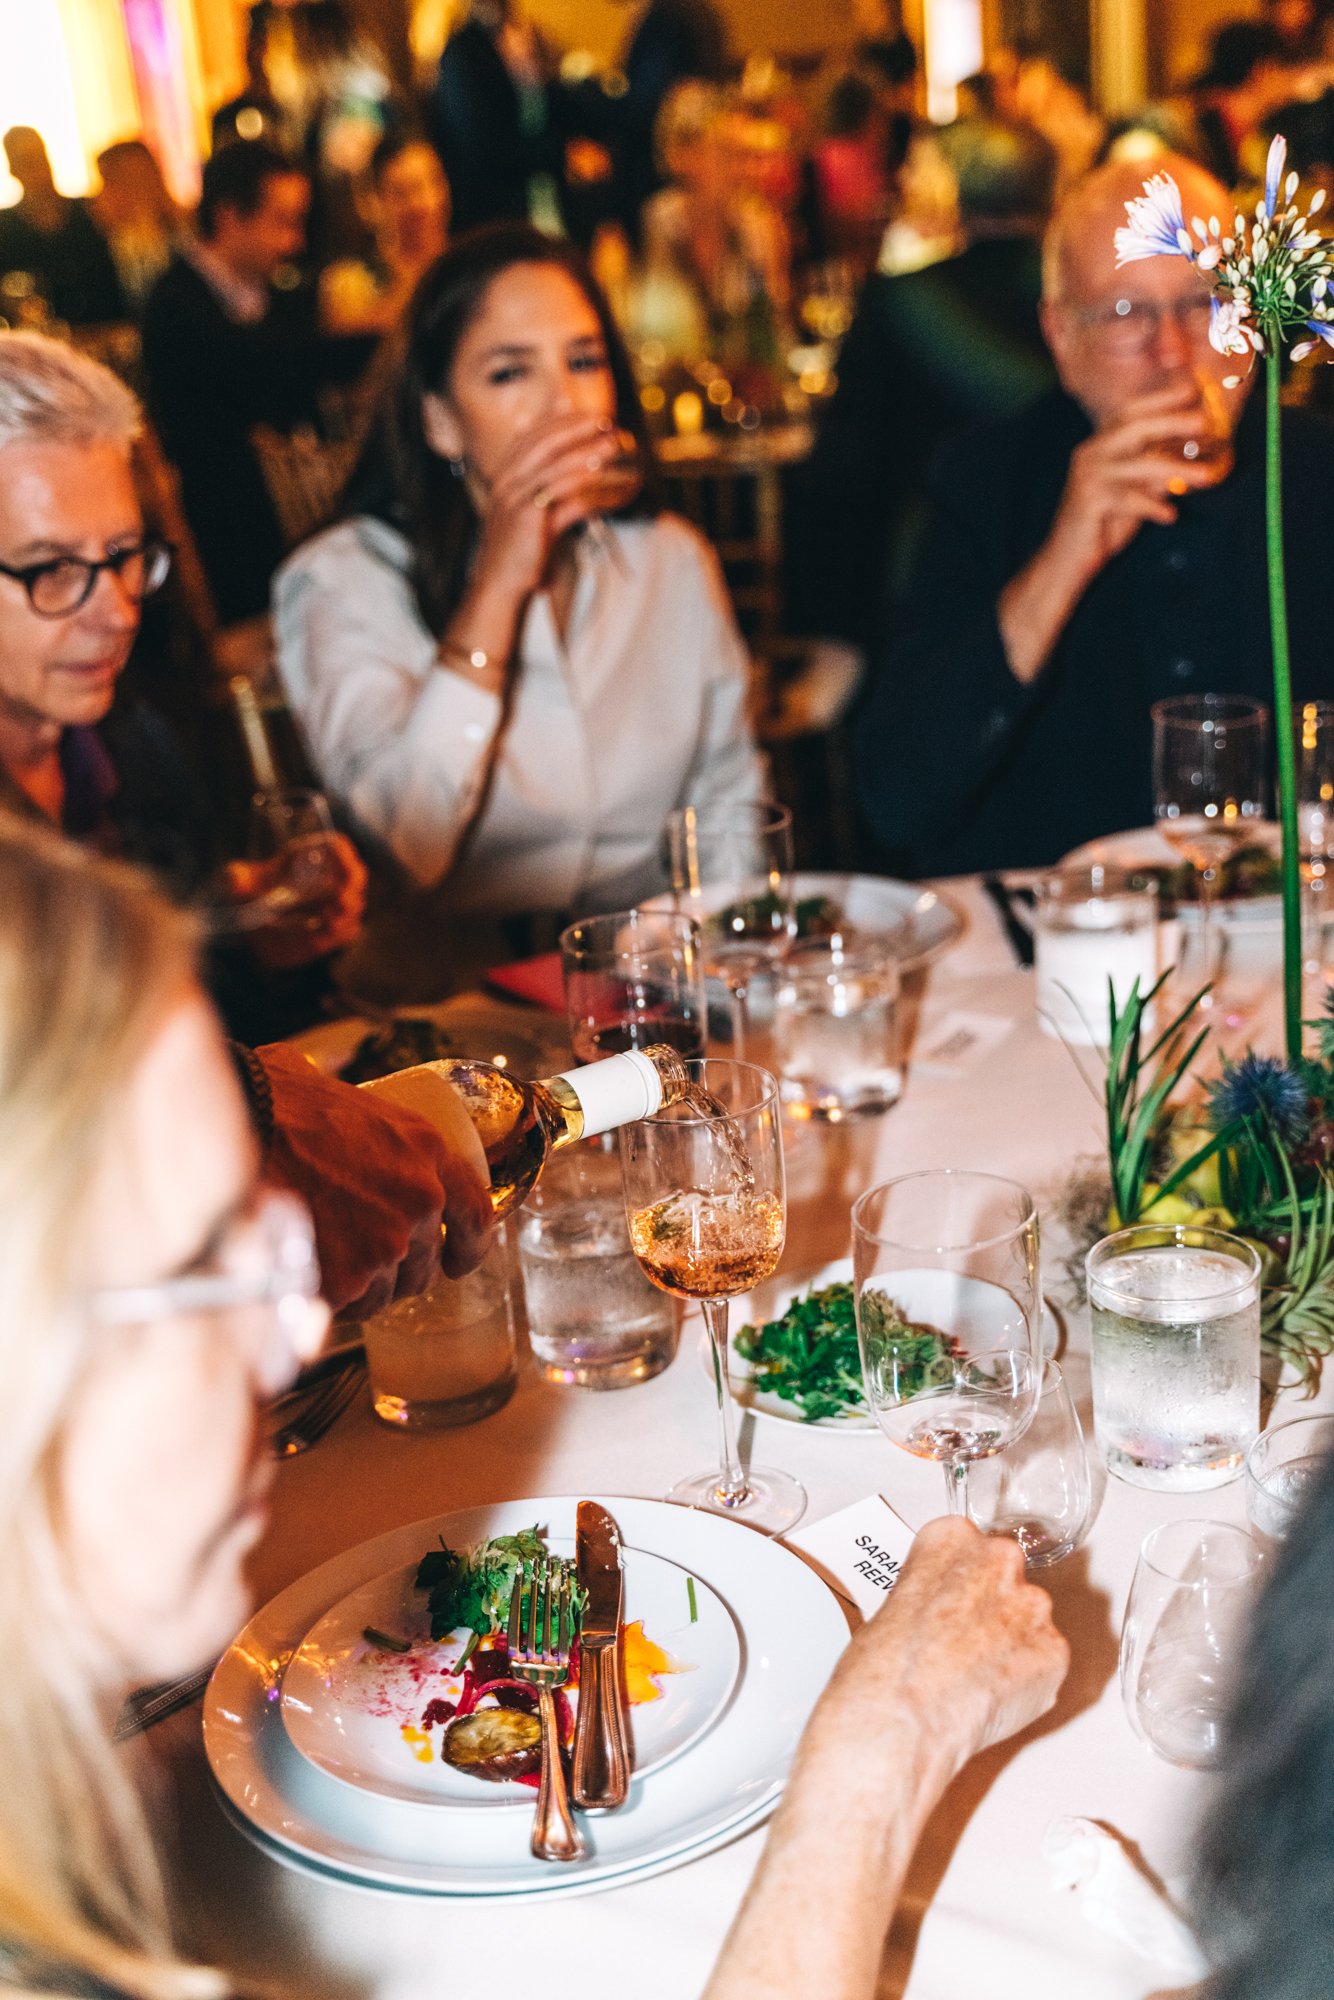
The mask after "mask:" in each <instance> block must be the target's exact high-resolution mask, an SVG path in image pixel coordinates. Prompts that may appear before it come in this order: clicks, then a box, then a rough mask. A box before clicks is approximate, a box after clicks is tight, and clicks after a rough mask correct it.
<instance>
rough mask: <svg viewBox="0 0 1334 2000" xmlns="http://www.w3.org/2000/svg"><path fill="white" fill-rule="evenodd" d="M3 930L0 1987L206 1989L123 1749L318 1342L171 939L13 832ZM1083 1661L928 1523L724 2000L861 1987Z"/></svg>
mask: <svg viewBox="0 0 1334 2000" xmlns="http://www.w3.org/2000/svg"><path fill="white" fill-rule="evenodd" d="M0 912H3V919H2V920H0V1288H2V1291H0V1307H2V1309H0V1407H3V1409H4V1411H5V1427H4V1431H3V1436H2V1441H0V1574H2V1577H3V1584H2V1587H0V1658H3V1660H4V1662H5V1668H4V1680H3V1684H2V1692H0V1770H3V1772H4V1784H3V1787H0V1985H2V1986H5V1987H7V1988H8V1989H9V1990H15V1989H17V1990H18V1991H21V1992H28V1993H34V1994H35V1993H37V1992H39V1991H40V1992H41V1993H43V1994H48V1995H49V1994H53V1993H54V1994H61V1995H66V1996H87V1995H90V1994H92V1995H100V1996H102V2000H110V1996H135V2000H185V1997H186V1996H196V1995H198V1996H203V1995H211V1994H222V1993H226V1992H228V1991H229V1990H231V1989H230V1987H229V1983H228V1981H227V1979H226V1977H225V1975H223V1974H220V1973H214V1972H210V1971H206V1970H203V1969H201V1968H198V1967H193V1966H189V1965H186V1964H184V1963H182V1962H181V1961H180V1960H178V1959H177V1957H176V1956H175V1954H174V1951H173V1947H172V1944H171V1939H170V1927H169V1924H168V1920H167V1912H166V1908H165V1902H164V1897H163V1892H162V1888H161V1885H160V1882H159V1878H158V1874H157V1869H156V1864H155V1861H154V1857H153V1852H152V1846H151V1841H150V1838H149V1834H148V1830H147V1825H146V1819H145V1814H144V1811H143V1808H142V1805H141V1803H140V1802H139V1800H138V1798H137V1796H136V1793H135V1790H134V1787H133V1784H132V1780H131V1775H130V1769H129V1766H128V1765H127V1763H126V1761H125V1753H123V1752H121V1751H118V1750H116V1749H115V1748H113V1745H112V1742H111V1736H110V1726H111V1722H112V1718H113V1717H114V1714H115V1712H116V1708H117V1706H118V1704H119V1702H120V1700H121V1699H122V1697H123V1695H124V1693H125V1691H126V1689H127V1688H128V1687H130V1686H131V1685H134V1684H135V1683H140V1682H144V1681H151V1680H159V1679H165V1678H167V1677H169V1676H172V1675H175V1674H178V1673H184V1672H187V1671H189V1670H190V1669H191V1668H194V1667H197V1666H198V1665H199V1664H200V1663H201V1662H203V1661H206V1660H208V1659H210V1658H211V1657H212V1656H213V1655H214V1654H215V1653H216V1652H218V1651H219V1650H220V1649H221V1648H222V1647H223V1646H225V1645H226V1643H227V1641H228V1640H229V1639H230V1637H231V1636H232V1635H233V1633H234V1632H235V1631H236V1630H237V1629H238V1627H239V1626H240V1625H241V1624H242V1623H243V1621H244V1619H245V1617H246V1614H247V1610H248V1597H247V1591H246V1586H245V1583H244V1580H243V1577H242V1563H243V1560H244V1558H245V1556H246V1554H247V1552H248V1551H249V1550H250V1549H251V1548H252V1547H253V1545H254V1544H255V1542H256V1541H257V1540H258V1538H259V1536H260V1535H261V1534H262V1532H263V1529H264V1524H265V1517H266V1494H267V1491H268V1487H269V1483H270V1479H271V1477H272V1467H271V1465H270V1464H269V1463H268V1461H267V1459H266V1457H265V1454H264V1451H263V1446H262V1432H261V1430H260V1427H259V1425H258V1423H257V1416H258V1411H259V1406H260V1405H261V1404H262V1403H263V1402H264V1401H266V1400H267V1399H269V1398H270V1397H272V1396H273V1395H275V1394H276V1393H277V1392H278V1391H279V1390H281V1389H282V1388H283V1387H284V1386H285V1384H286V1383H287V1382H288V1381H289V1380H290V1378H291V1376H292V1375H293V1373H294V1371H295V1369H296V1367H297V1366H298V1363H299V1362H300V1360H301V1359H302V1358H303V1357H304V1356H306V1355H308V1354H310V1353H312V1352H313V1351H314V1349H315V1347H316V1345H317V1344H318V1342H319V1339H320V1337H321V1334H322V1331H323V1327H324V1321H325V1311H324V1308H323V1307H322V1305H321V1304H320V1303H319V1301H318V1299H317V1297H316V1285H317V1274H316V1270H315V1265H314V1260H313V1255H312V1250H311V1238H310V1233H309V1228H308V1225H307V1223H306V1221H305V1218H304V1214H303V1211H302V1210H301V1207H300V1205H299V1204H298V1203H296V1202H295V1200H294V1198H293V1197H292V1196H290V1195H283V1194H278V1193H275V1192H274V1191H272V1190H270V1189H267V1188H265V1186H264V1185H263V1183H262V1181H261V1179H260V1171H259V1154H258V1149H257V1146H256V1142H255V1139H254V1136H253V1133H252V1130H251V1127H250V1123H249V1119H248V1116H247V1111H246V1106H245V1102H244V1100H243V1098H242V1095H241V1092H240V1090H239V1088H238V1085H237V1081H236V1074H235V1071H234V1068H233V1066H232V1063H231V1061H230V1060H229V1058H228V1055H227V1053H226V1049H225V1045H224V1043H223V1041H222V1037H221V1034H220V1031H219V1029H218V1026H217V1023H216V1020H215V1018H214V1016H213V1014H212V1012H211V1010H210V1008H209V1005H208V1003H207V1001H206V1000H205V998H204V996H203V994H202V992H201V989H200V987H199V985H198V982H197V977H196V972H195V965H194V939H193V935H192V932H191V929H190V926H189V923H188V920H187V919H186V918H185V917H184V916H182V914H181V913H180V912H179V911H177V910H175V909H173V908H170V907H169V906H168V905H167V904H166V903H165V902H163V901H162V900H161V899H160V898H159V897H158V896H157V894H156V893H155V892H154V891H153V890H152V889H151V888H150V887H149V886H148V885H147V884H146V883H145V882H144V881H143V880H142V878H140V877H138V876H135V875H133V874H131V873H130V872H128V871H126V870H124V869H122V868H120V867H117V866H114V865H112V864H109V863H105V862H101V861H97V860H94V859H91V858H89V857H88V856H86V855H84V854H82V853H80V852H79V851H77V850H75V849H73V848H71V847H69V846H67V845H65V844H64V843H62V842H61V841H60V840H59V839H58V838H57V837H56V836H55V835H54V834H51V833H49V832H47V831H46V830H45V829H42V828H34V827H29V826H26V825H21V824H19V823H18V822H14V821H5V820H3V819H0ZM1067 1657H1068V1656H1067V1651H1066V1647H1065V1643H1064V1641H1063V1640H1062V1639H1061V1638H1060V1637H1059V1636H1058V1635H1057V1633H1056V1632H1055V1631H1054V1629H1053V1628H1052V1625H1051V1620H1050V1606H1049V1604H1048V1601H1047V1598H1046V1597H1045V1595H1044V1594H1043V1593H1042V1592H1041V1591H1039V1590H1037V1589H1035V1588H1033V1587H1032V1586H1031V1585H1028V1584H1026V1583H1024V1581H1023V1576H1022V1567H1021V1562H1020V1558H1019V1555H1018V1551H1017V1550H1016V1548H1015V1547H1014V1546H1013V1544H1011V1543H1008V1542H988V1541H984V1540H983V1539H982V1538H981V1537H980V1536H979V1535H977V1533H976V1532H975V1530H973V1529H972V1528H971V1527H969V1526H968V1525H967V1524H966V1523H963V1522H959V1521H940V1522H934V1523H932V1524H931V1525H930V1526H929V1527H928V1528H926V1529H924V1530H923V1532H922V1533H921V1534H920V1535H919V1537H918V1539H917V1546H916V1548H915V1550H914V1553H913V1555H912V1557H911V1559H910V1561H909V1562H908V1564H907V1565H906V1567H905V1570H904V1573H903V1577H902V1580H901V1581H900V1583H899V1585H898V1588H897V1590H896V1592H895V1594H894V1597H893V1598H892V1599H891V1601H890V1603H889V1605H888V1607H887V1609H886V1611H885V1612H884V1613H882V1614H881V1615H880V1616H879V1617H878V1618H876V1619H875V1620H874V1621H873V1622H872V1623H871V1624H870V1625H868V1626H865V1627H864V1628H863V1629H862V1631H861V1632H860V1633H859V1634H858V1635H857V1637H856V1638H855V1639H854V1640H853V1642H852V1644H851V1646H850V1647H849V1649H848V1652H847V1654H846V1655H845V1657H844V1659H843V1661H842V1662H841V1663H840V1665H839V1667H838V1670H837V1672H836V1673H835V1675H834V1678H833V1680H832V1682H831V1683H830V1687H829V1689H828V1691H827V1693H826V1695H825V1696H824V1698H823V1700H822V1701H821V1703H820V1706H819V1708H818V1709H817V1710H816V1713H815V1716H814V1718H813V1719H812V1722H811V1724H810V1726H809V1728H808V1730H807V1733H806V1737H805V1740H804V1743H803V1745H802V1748H801V1751H800V1753H799V1756H798V1760H797V1765H796V1770H795V1773H794V1776H793V1780H792V1783H791V1786H790V1788H789V1792H788V1797H787V1799H786V1801H785V1803H784V1805H783V1807H782V1810H781V1812H780V1814H779V1817H778V1819H777V1821H776V1822H775V1826H774V1830H773V1834H772V1836H771V1839H770V1843H769V1849H768V1852H767V1853H766V1856H765V1859H764V1861H763V1862H762V1864H761V1867H760V1870H759V1872H758V1874H757V1876H756V1880H755V1883H754V1885H753V1887H752V1890H751V1894H750V1897H749V1899H748V1901H747V1903H746V1906H745V1908H744V1909H743V1911H742V1914H741V1916H740V1918H739V1919H738V1923H737V1926H736V1929H735V1931H734V1933H733V1936H732V1938H731V1940H729V1943H728V1945H727V1946H726V1947H725V1949H724V1953H723V1957H722V1959H721V1960H720V1963H719V1967H718V1970H717V1973H716V1975H715V1979H714V1982H713V1984H712V1986H711V1988H710V1995H711V2000H740V1996H742V1995H748V1994H757V1995H758V1994H761V1993H762V1994H764V1995H766V1996H769V1997H770V2000H772V1996H775V1995H787V1994H792V1995H796V1994H798V1993H801V1994H803V1995H807V1996H809V1995H814V1994H817V1993H818V1994H819V1995H820V1996H821V2000H851V1996H856V1995H861V1994H868V1993H870V1992H871V1990H872V1989H873V1986H874V1981H875V1971H876V1966H877V1964H878V1961H879V1955H880V1947H881V1941H882V1939H883V1936H884V1932H885V1929H886V1927H887V1925H888V1921H889V1918H890V1916H891V1914H892V1911H893V1904H894V1900H895V1897H896V1895H897V1892H898V1886H899V1882H900V1880H901V1878H902V1873H903V1870H904V1868H905V1867H906V1864H907V1861H908V1859H909V1857H910V1855H911V1852H912V1846H913V1844H914V1841H915V1839H916V1836H917V1833H918V1831H919V1830H920V1827H921V1825H922V1823H923V1821H924V1819H925V1816H926V1814H927V1813H928V1812H929V1811H930V1809H931V1807H932V1806H933V1805H934V1803H935V1801H936V1799H937V1798H938V1797H939V1795H940V1792H941V1790H942V1789H943V1787H944V1785H945V1784H946V1783H947V1782H948V1780H949V1778H950V1777H951V1776H952V1775H953V1773H954V1772H955V1771H956V1770H957V1769H958V1768H959V1767H960V1765H961V1764H963V1763H964V1761H965V1760H966V1759H967V1758H968V1757H969V1756H970V1755H971V1754H972V1753H973V1752H974V1751H975V1750H977V1749H979V1748H981V1747H983V1746H984V1745H986V1744H989V1743H994V1742H997V1741H999V1740H1000V1739H1001V1738H1002V1737H1004V1736H1006V1735H1008V1734H1009V1733H1010V1732H1011V1731H1013V1730H1015V1729H1018V1728H1020V1727H1022V1726H1023V1725H1024V1724H1025V1723H1027V1722H1029V1721H1031V1720H1032V1719H1033V1718H1034V1717H1036V1716H1038V1715H1040V1714H1041V1713H1043V1711H1044V1710H1045V1709H1047V1708H1048V1707H1050V1705H1051V1703H1052V1701H1053V1700H1054V1698H1055V1694H1056V1690H1057V1688H1058V1686H1059V1684H1060V1681H1061V1679H1062V1676H1063V1674H1064V1672H1065V1666H1066V1661H1067ZM596 1921H597V1915H596V1910H594V1909H592V1908H590V1914H589V1923H590V1926H595V1925H596ZM442 1991H443V1987H442Z"/></svg>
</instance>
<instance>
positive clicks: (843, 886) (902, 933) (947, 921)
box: [643, 875, 964, 972]
mask: <svg viewBox="0 0 1334 2000" xmlns="http://www.w3.org/2000/svg"><path fill="white" fill-rule="evenodd" d="M816 896H824V897H827V898H828V900H829V901H830V902H831V903H833V904H835V905H837V908H838V911H839V915H840V918H841V920H842V922H843V923H844V924H845V925H846V926H847V928H849V929H850V930H854V931H859V932H861V933H862V935H863V936H865V937H876V938H880V939H882V940H884V941H885V942H886V943H888V944H889V945H891V947H892V949H893V952H894V956H895V957H896V958H897V960H898V962H899V968H900V970H901V971H904V972H910V971H912V970H913V968H914V967H916V966H920V965H929V964H930V963H931V961H932V960H933V959H936V958H939V957H940V955H941V953H942V952H944V951H948V950H949V948H950V946H951V945H952V944H954V943H955V942H956V940H957V939H959V938H960V937H962V935H963V931H964V917H963V912H962V911H961V910H959V909H958V908H957V907H956V906H955V904H953V903H952V902H950V901H949V899H948V897H945V896H941V895H939V894H937V892H936V891H935V890H934V889H924V888H922V886H921V884H920V883H918V882H898V881H895V880H894V878H893V877H892V876H889V875H794V876H793V877H792V898H793V901H794V902H795V903H803V902H809V901H810V900H811V899H812V898H813V897H816ZM732 899H733V898H732V892H731V891H730V890H729V891H726V892H722V893H721V894H720V898H719V903H720V905H721V903H722V902H723V901H724V900H726V901H731V900H732ZM643 907H644V908H645V909H647V910H674V909H675V908H676V907H677V901H676V898H675V896H673V895H672V894H671V892H670V891H668V892H667V893H666V894H664V895H661V896H653V897H650V899H649V901H648V902H647V903H645V904H644V905H643Z"/></svg>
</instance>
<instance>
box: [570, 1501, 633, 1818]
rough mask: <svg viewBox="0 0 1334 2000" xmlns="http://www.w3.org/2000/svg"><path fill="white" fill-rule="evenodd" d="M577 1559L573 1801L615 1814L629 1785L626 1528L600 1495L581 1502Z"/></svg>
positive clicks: (582, 1806) (585, 1810)
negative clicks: (579, 1598) (624, 1681)
mask: <svg viewBox="0 0 1334 2000" xmlns="http://www.w3.org/2000/svg"><path fill="white" fill-rule="evenodd" d="M575 1551H576V1560H577V1564H578V1571H579V1586H580V1589H581V1590H582V1591H583V1592H584V1608H583V1615H582V1617H581V1619H580V1624H579V1709H578V1713H577V1715H576V1716H575V1723H574V1760H573V1761H574V1802H575V1804H576V1805H577V1806H579V1807H580V1808H581V1809H582V1810H583V1811H584V1812H610V1811H611V1810H612V1809H613V1807H615V1806H620V1805H624V1804H625V1799H626V1794H627V1793H628V1791H629V1790H630V1747H629V1742H628V1739H627V1736H626V1728H625V1709H624V1707H623V1705H622V1702H621V1531H620V1529H619V1528H618V1527H617V1525H616V1523H615V1522H614V1521H613V1520H612V1518H611V1515H610V1514H609V1513H608V1512H607V1510H606V1508H605V1507H600V1506H599V1505H598V1503H597V1501H596V1500H581V1501H580V1502H579V1511H578V1516H577V1539H576V1543H575Z"/></svg>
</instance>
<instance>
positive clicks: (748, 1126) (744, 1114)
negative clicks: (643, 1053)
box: [620, 1057, 806, 1535]
mask: <svg viewBox="0 0 1334 2000" xmlns="http://www.w3.org/2000/svg"><path fill="white" fill-rule="evenodd" d="M686 1069H687V1072H688V1074H689V1077H690V1083H689V1087H688V1088H687V1090H686V1091H685V1093H684V1094H683V1095H682V1096H681V1098H680V1099H679V1100H678V1101H677V1102H676V1103H675V1104H672V1105H668V1106H665V1107H664V1108H663V1110H661V1111H660V1112H658V1113H657V1115H656V1116H655V1117H652V1118H646V1119H643V1120H641V1121H640V1122H639V1123H638V1124H635V1125H627V1126H624V1127H623V1128H622V1130H621V1140H620V1144H621V1182H622V1187H623V1190H624V1194H625V1209H626V1215H627V1217H628V1219H629V1223H630V1242H631V1246H632V1248H633V1250H634V1253H635V1256H636V1258H637V1259H638V1261H639V1266H640V1269H641V1270H642V1271H643V1272H644V1275H645V1276H646V1277H647V1278H648V1279H650V1281H651V1282H652V1283H653V1284H655V1285H657V1286H658V1288H659V1290H660V1291H664V1292H670V1293H671V1294H672V1295H673V1297H675V1298H678V1299H692V1300H698V1301H699V1304H700V1306H701V1308H702V1310H703V1313H704V1323H705V1326H706V1327H707V1328H708V1334H709V1346H710V1350H711V1355H712V1361H713V1382H714V1391H715V1394H716V1397H717V1404H718V1438H719V1461H720V1462H719V1465H718V1467H717V1469H716V1470H713V1471H709V1472H701V1473H697V1474H695V1475H693V1476H692V1477H690V1478H688V1479H682V1480H679V1481H678V1482H677V1484H676V1485H675V1486H673V1487H672V1489H671V1491H670V1493H669V1494H668V1495H667V1498H668V1499H669V1500H672V1501H675V1502H676V1503H677V1504H678V1505H681V1506H686V1507H699V1508H703V1509H705V1510H706V1511H707V1512H709V1513H713V1514H723V1515H726V1516H727V1517H728V1518H729V1519H732V1520H736V1521H744V1522H745V1523H746V1524H747V1525H748V1526H750V1527H754V1528H759V1529H760V1530H761V1531H762V1532H763V1533H765V1534H769V1535H779V1534H782V1533H783V1532H784V1530H785V1529H787V1528H790V1527H791V1526H792V1525H793V1523H794V1522H795V1521H798V1520H800V1518H801V1515H802V1513H803V1512H804V1510H805V1506H806V1494H805V1492H804V1490H803V1488H802V1487H801V1486H800V1485H799V1484H798V1482H797V1481H796V1480H795V1479H793V1478H792V1477H791V1476H790V1475H789V1474H788V1473H786V1472H780V1471H778V1470H776V1469H775V1468H772V1467H765V1466H754V1465H752V1466H750V1467H749V1468H746V1469H743V1467H742V1465H741V1461H740V1459H739V1458H738V1456H737V1449H736V1434H735V1422H734V1412H733V1405H732V1395H731V1390H730V1388H729V1385H728V1351H727V1307H728V1301H729V1299H734V1298H739V1297H740V1296H741V1294H742V1293H743V1292H749V1291H750V1290H751V1289H752V1288H753V1287H754V1286H755V1285H758V1284H760V1283H761V1282H762V1281H763V1280H764V1279H765V1278H767V1277H770V1276H771V1275H772V1273H773V1272H774V1270H775V1269H776V1267H777V1264H778V1260H779V1258H780V1257H781V1255H782V1253H783V1243H784V1239H785V1236H786V1233H787V1188H786V1182H785V1178H784V1168H783V1108H782V1099H781V1098H780V1096H779V1091H778V1085H777V1083H776V1082H775V1080H774V1078H773V1077H772V1076H771V1075H770V1074H769V1072H768V1070H764V1069H759V1068H757V1067H756V1066H755V1065H754V1064H753V1063H743V1062H734V1061H731V1060H730V1059H728V1060H723V1059H721V1058H717V1057H710V1058H704V1059H701V1060H696V1061H693V1062H689V1063H687V1064H686Z"/></svg>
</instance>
